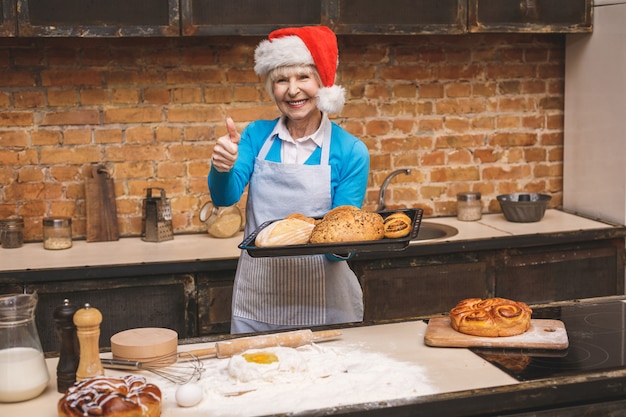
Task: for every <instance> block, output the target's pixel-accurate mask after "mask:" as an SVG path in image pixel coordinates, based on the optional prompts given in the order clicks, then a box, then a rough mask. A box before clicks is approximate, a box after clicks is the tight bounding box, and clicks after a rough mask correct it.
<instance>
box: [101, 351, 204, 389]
mask: <svg viewBox="0 0 626 417" xmlns="http://www.w3.org/2000/svg"><path fill="white" fill-rule="evenodd" d="M100 362H101V363H102V366H103V367H105V368H108V369H124V370H131V371H148V372H151V373H153V374H155V375H157V376H159V377H161V378H163V379H166V380H168V381H170V382H173V383H175V384H186V383H188V382H192V381H197V380H199V379H200V376H201V375H202V372H203V371H204V364H203V363H202V361H201V360H200V356H198V355H196V354H194V353H193V352H181V353H173V354H170V355H165V356H162V357H160V358H157V359H153V360H148V361H133V360H124V359H108V358H105V359H101V360H100Z"/></svg>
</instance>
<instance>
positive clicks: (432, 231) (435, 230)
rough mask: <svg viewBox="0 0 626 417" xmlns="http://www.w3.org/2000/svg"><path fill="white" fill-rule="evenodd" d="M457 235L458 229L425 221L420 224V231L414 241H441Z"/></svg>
mask: <svg viewBox="0 0 626 417" xmlns="http://www.w3.org/2000/svg"><path fill="white" fill-rule="evenodd" d="M457 233H459V229H457V228H456V227H454V226H449V225H447V224H441V223H433V222H428V221H425V222H422V223H421V224H420V230H419V232H418V234H417V239H415V240H416V241H420V240H433V239H443V238H447V237H451V236H454V235H456V234H457Z"/></svg>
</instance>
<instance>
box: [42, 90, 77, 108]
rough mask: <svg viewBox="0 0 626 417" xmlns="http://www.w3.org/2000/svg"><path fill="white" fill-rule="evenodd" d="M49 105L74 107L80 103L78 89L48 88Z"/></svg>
mask: <svg viewBox="0 0 626 417" xmlns="http://www.w3.org/2000/svg"><path fill="white" fill-rule="evenodd" d="M47 97H48V105H50V106H52V107H73V106H76V104H78V91H77V90H74V89H71V90H68V89H63V90H52V89H50V90H48V94H47Z"/></svg>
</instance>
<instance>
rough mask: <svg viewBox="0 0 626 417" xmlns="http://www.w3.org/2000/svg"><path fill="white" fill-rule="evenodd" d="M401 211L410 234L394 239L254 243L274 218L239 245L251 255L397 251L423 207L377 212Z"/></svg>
mask: <svg viewBox="0 0 626 417" xmlns="http://www.w3.org/2000/svg"><path fill="white" fill-rule="evenodd" d="M398 212H401V213H404V214H406V215H407V216H409V217H410V218H411V233H409V235H408V236H405V237H401V238H397V239H388V238H384V239H380V240H368V241H358V242H340V243H306V244H302V245H283V246H264V247H259V246H255V244H254V240H255V239H256V236H257V235H258V234H259V232H260V231H261V230H263V229H264V228H265V227H267V226H269V225H270V224H271V223H273V222H274V221H276V220H270V221H267V222H265V223H263V224H261V225H260V226H259V227H258V228H257V229H256V230H255V231H254V232H252V233H251V234H250V235H249V236H248V237H246V238H245V239H244V241H243V242H241V243H240V244H239V248H240V249H244V250H246V251H248V254H249V255H250V256H252V257H253V258H263V257H270V256H301V255H320V254H326V253H333V254H348V253H363V252H385V251H399V250H403V249H405V248H406V247H407V246H409V243H410V242H411V240H415V239H416V238H417V234H418V233H419V229H420V224H421V223H422V216H423V215H424V210H422V209H420V208H417V209H403V210H384V211H379V212H378V214H380V215H381V216H383V219H385V218H387V216H389V215H390V214H393V213H398Z"/></svg>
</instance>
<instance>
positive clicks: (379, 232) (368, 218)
mask: <svg viewBox="0 0 626 417" xmlns="http://www.w3.org/2000/svg"><path fill="white" fill-rule="evenodd" d="M383 237H384V227H383V218H382V216H381V215H380V214H378V213H374V212H369V211H363V210H360V209H358V208H356V207H352V206H340V207H336V208H334V209H333V210H331V211H330V212H328V213H326V215H325V216H324V218H323V219H322V221H321V222H319V223H318V224H317V225H315V228H314V229H313V231H312V232H311V238H310V242H311V243H337V242H359V241H368V240H379V239H382V238H383Z"/></svg>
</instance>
